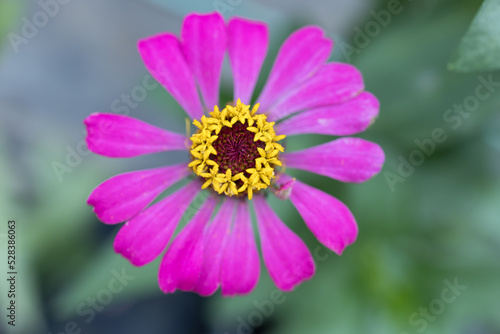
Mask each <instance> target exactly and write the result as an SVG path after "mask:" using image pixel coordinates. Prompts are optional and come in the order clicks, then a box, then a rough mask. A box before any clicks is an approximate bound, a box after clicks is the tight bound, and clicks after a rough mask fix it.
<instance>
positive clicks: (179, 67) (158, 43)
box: [138, 33, 203, 119]
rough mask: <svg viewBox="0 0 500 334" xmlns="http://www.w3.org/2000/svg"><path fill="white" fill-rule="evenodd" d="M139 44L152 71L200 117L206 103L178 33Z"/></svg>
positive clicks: (182, 103)
mask: <svg viewBox="0 0 500 334" xmlns="http://www.w3.org/2000/svg"><path fill="white" fill-rule="evenodd" d="M138 48H139V53H140V54H141V57H142V60H143V61H144V64H145V65H146V68H147V69H148V71H149V73H151V75H152V76H153V77H154V78H155V79H156V80H158V82H160V83H161V84H162V85H163V87H165V89H166V90H167V91H168V92H169V93H170V95H172V96H173V97H174V98H175V99H176V101H177V102H178V103H179V104H180V105H181V107H182V108H183V109H184V110H185V111H186V113H187V114H188V115H189V116H190V117H191V118H193V119H196V118H200V117H201V116H202V115H203V107H202V105H201V101H200V97H199V95H198V90H197V87H196V82H195V79H194V76H193V72H192V71H191V68H190V67H189V64H188V63H187V62H186V59H185V57H184V53H183V50H182V46H181V44H180V42H179V40H178V39H177V37H176V36H175V35H174V34H170V33H164V34H160V35H156V36H153V37H149V38H146V39H143V40H141V41H139V44H138Z"/></svg>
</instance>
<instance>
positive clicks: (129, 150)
mask: <svg viewBox="0 0 500 334" xmlns="http://www.w3.org/2000/svg"><path fill="white" fill-rule="evenodd" d="M84 123H85V125H86V126H87V138H86V141H87V146H88V147H89V150H91V151H92V152H94V153H97V154H101V155H104V156H107V157H111V158H128V157H134V156H137V155H141V154H148V153H155V152H161V151H174V150H185V149H186V145H185V144H184V142H185V137H184V136H182V135H180V134H178V133H174V132H170V131H167V130H163V129H160V128H157V127H156V126H153V125H150V124H148V123H145V122H142V121H139V120H138V119H135V118H132V117H128V116H123V115H117V114H101V113H93V114H91V115H90V116H89V117H87V118H86V119H85V121H84Z"/></svg>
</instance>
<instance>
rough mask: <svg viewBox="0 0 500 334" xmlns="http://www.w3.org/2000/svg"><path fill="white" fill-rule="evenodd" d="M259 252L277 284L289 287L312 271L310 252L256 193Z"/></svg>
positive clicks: (309, 275) (280, 286) (308, 275)
mask: <svg viewBox="0 0 500 334" xmlns="http://www.w3.org/2000/svg"><path fill="white" fill-rule="evenodd" d="M254 205H255V213H256V215H257V223H258V225H259V233H260V240H261V247H262V255H263V256H264V262H265V264H266V267H267V269H268V270H269V275H270V276H271V278H272V279H273V281H274V283H275V284H276V286H277V287H278V288H280V289H281V290H283V291H291V290H293V289H294V288H295V287H296V286H297V285H299V284H300V283H302V282H303V281H305V280H308V279H310V278H311V277H312V276H313V275H314V270H315V266H314V260H313V258H312V256H311V252H310V251H309V249H308V248H307V246H306V245H305V244H304V242H303V241H302V239H300V238H299V237H298V236H297V235H296V234H295V233H293V232H292V231H291V230H290V229H289V228H288V227H287V226H286V225H285V224H284V223H283V222H282V221H281V219H280V218H279V217H278V216H277V215H276V214H275V213H274V211H273V210H272V209H271V208H270V207H269V205H268V204H267V203H266V200H265V199H264V197H262V196H255V199H254Z"/></svg>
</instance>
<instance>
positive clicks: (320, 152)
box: [282, 138, 385, 183]
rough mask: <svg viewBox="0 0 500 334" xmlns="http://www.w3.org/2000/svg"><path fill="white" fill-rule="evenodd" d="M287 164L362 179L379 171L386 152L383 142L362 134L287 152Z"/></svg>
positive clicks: (345, 179)
mask: <svg viewBox="0 0 500 334" xmlns="http://www.w3.org/2000/svg"><path fill="white" fill-rule="evenodd" d="M282 158H283V160H284V162H285V164H286V166H287V167H288V168H297V169H302V170H306V171H309V172H312V173H316V174H320V175H325V176H328V177H331V178H332V179H336V180H339V181H343V182H355V183H360V182H364V181H366V180H368V179H370V178H371V177H372V176H374V175H375V174H377V173H378V172H380V169H382V165H383V164H384V160H385V155H384V151H383V150H382V148H380V146H378V145H377V144H375V143H372V142H369V141H367V140H364V139H360V138H339V139H336V140H333V141H331V142H328V143H326V144H323V145H318V146H314V147H311V148H308V149H305V150H302V151H297V152H291V153H285V154H283V155H282Z"/></svg>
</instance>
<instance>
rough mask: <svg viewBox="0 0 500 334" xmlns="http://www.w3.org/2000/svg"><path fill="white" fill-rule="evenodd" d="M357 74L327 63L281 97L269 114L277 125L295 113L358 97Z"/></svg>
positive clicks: (346, 66) (344, 66)
mask: <svg viewBox="0 0 500 334" xmlns="http://www.w3.org/2000/svg"><path fill="white" fill-rule="evenodd" d="M364 87H365V86H364V83H363V77H362V76H361V73H360V72H359V70H358V69H357V68H356V67H354V66H352V65H349V64H342V63H328V64H325V65H323V66H322V67H321V68H320V69H319V70H318V72H317V73H316V74H315V75H314V76H313V77H312V78H310V79H308V80H306V81H305V82H304V83H303V84H301V85H299V86H298V87H296V88H295V89H293V90H292V91H291V92H289V93H288V94H286V95H284V96H283V97H282V98H281V99H280V101H279V102H277V103H275V104H274V105H273V106H272V108H271V110H270V111H269V119H270V120H272V121H276V120H279V119H282V118H284V117H286V116H289V115H292V114H294V113H296V112H298V111H302V110H306V109H310V108H314V107H320V106H328V105H332V104H338V103H342V102H345V101H348V100H350V99H352V98H353V97H355V96H357V95H359V94H360V93H361V92H362V91H363V89H364Z"/></svg>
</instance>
